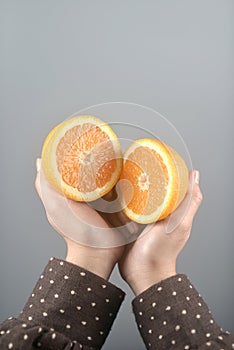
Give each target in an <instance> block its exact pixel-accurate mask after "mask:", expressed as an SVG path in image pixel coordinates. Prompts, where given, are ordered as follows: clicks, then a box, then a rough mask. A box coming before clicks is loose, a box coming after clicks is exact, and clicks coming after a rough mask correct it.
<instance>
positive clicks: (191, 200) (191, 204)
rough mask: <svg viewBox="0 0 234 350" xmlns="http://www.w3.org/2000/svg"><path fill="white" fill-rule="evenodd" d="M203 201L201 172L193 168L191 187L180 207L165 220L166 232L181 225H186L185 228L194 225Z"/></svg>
mask: <svg viewBox="0 0 234 350" xmlns="http://www.w3.org/2000/svg"><path fill="white" fill-rule="evenodd" d="M201 202H202V193H201V190H200V187H199V172H198V171H197V170H193V171H191V172H190V174H189V187H188V191H187V194H186V196H185V198H184V200H183V201H182V202H181V204H180V205H179V207H178V208H177V209H176V210H175V211H174V212H173V213H172V214H171V215H170V216H169V217H168V218H166V219H165V220H164V222H165V227H166V233H171V232H172V231H174V230H175V229H176V228H177V227H178V226H179V225H183V226H184V230H183V231H185V229H186V228H187V229H189V227H191V226H192V222H193V219H194V216H195V215H196V212H197V210H198V208H199V206H200V204H201Z"/></svg>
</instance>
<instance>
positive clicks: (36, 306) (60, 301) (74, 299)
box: [0, 258, 124, 350]
mask: <svg viewBox="0 0 234 350" xmlns="http://www.w3.org/2000/svg"><path fill="white" fill-rule="evenodd" d="M123 299H124V293H123V292H122V291H121V290H120V289H119V288H117V287H115V286H114V285H113V284H111V283H110V282H107V281H106V280H104V279H102V278H101V277H99V276H97V275H95V274H93V273H91V272H89V271H87V270H85V269H83V268H80V267H79V266H76V265H73V264H71V263H68V262H66V261H64V260H61V259H55V258H51V260H50V262H49V263H48V264H47V266H46V267H45V269H44V271H43V273H42V275H41V276H40V278H39V280H38V282H37V284H36V286H35V288H34V290H33V292H32V294H31V296H30V297H29V299H28V301H27V303H26V305H25V306H24V309H23V311H22V312H21V314H20V315H19V317H18V318H17V319H16V318H10V319H8V320H6V321H5V322H4V323H3V324H2V325H1V326H0V349H2V350H5V349H36V348H41V349H56V350H59V349H63V350H65V349H66V350H67V349H100V348H101V347H102V345H103V344H104V342H105V339H106V337H107V335H108V333H109V332H110V329H111V327H112V324H113V322H114V319H115V317H116V315H117V313H118V310H119V308H120V305H121V303H122V301H123Z"/></svg>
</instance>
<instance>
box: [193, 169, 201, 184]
mask: <svg viewBox="0 0 234 350" xmlns="http://www.w3.org/2000/svg"><path fill="white" fill-rule="evenodd" d="M194 180H195V182H196V184H198V185H199V180H200V173H199V171H198V170H196V171H195V175H194Z"/></svg>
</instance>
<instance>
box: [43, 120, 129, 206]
mask: <svg viewBox="0 0 234 350" xmlns="http://www.w3.org/2000/svg"><path fill="white" fill-rule="evenodd" d="M42 167H43V170H44V173H45V176H46V178H47V180H48V181H49V182H50V184H51V185H52V186H53V187H55V188H56V189H58V190H60V191H62V192H63V193H64V194H65V195H66V196H67V197H68V198H71V199H74V200H78V201H92V200H95V199H97V198H99V197H101V196H103V195H104V194H106V193H107V192H109V191H110V190H111V189H112V188H113V186H114V185H115V183H116V182H117V181H118V178H119V175H120V172H121V167H122V153H121V148H120V144H119V141H118V139H117V137H116V135H115V133H114V132H113V130H112V129H111V128H110V127H109V126H108V125H107V124H106V123H104V122H103V121H101V120H100V119H98V118H96V117H92V116H78V117H74V118H71V119H68V120H65V121H64V122H62V123H61V124H59V125H58V126H56V127H55V128H54V129H53V130H52V131H51V132H50V134H49V135H48V136H47V138H46V140H45V142H44V146H43V150H42Z"/></svg>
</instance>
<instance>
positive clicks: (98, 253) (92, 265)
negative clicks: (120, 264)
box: [66, 243, 115, 280]
mask: <svg viewBox="0 0 234 350" xmlns="http://www.w3.org/2000/svg"><path fill="white" fill-rule="evenodd" d="M106 253H107V252H106V250H105V249H99V248H98V249H97V248H92V247H86V246H81V245H78V244H76V243H73V244H68V245H67V256H66V261H67V262H70V263H72V264H75V265H78V266H80V267H83V268H84V269H86V270H88V271H90V272H92V273H94V274H95V275H98V276H99V277H102V278H104V279H105V280H108V279H109V277H110V275H111V272H112V270H113V268H114V266H115V261H114V259H112V258H107V257H106Z"/></svg>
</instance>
